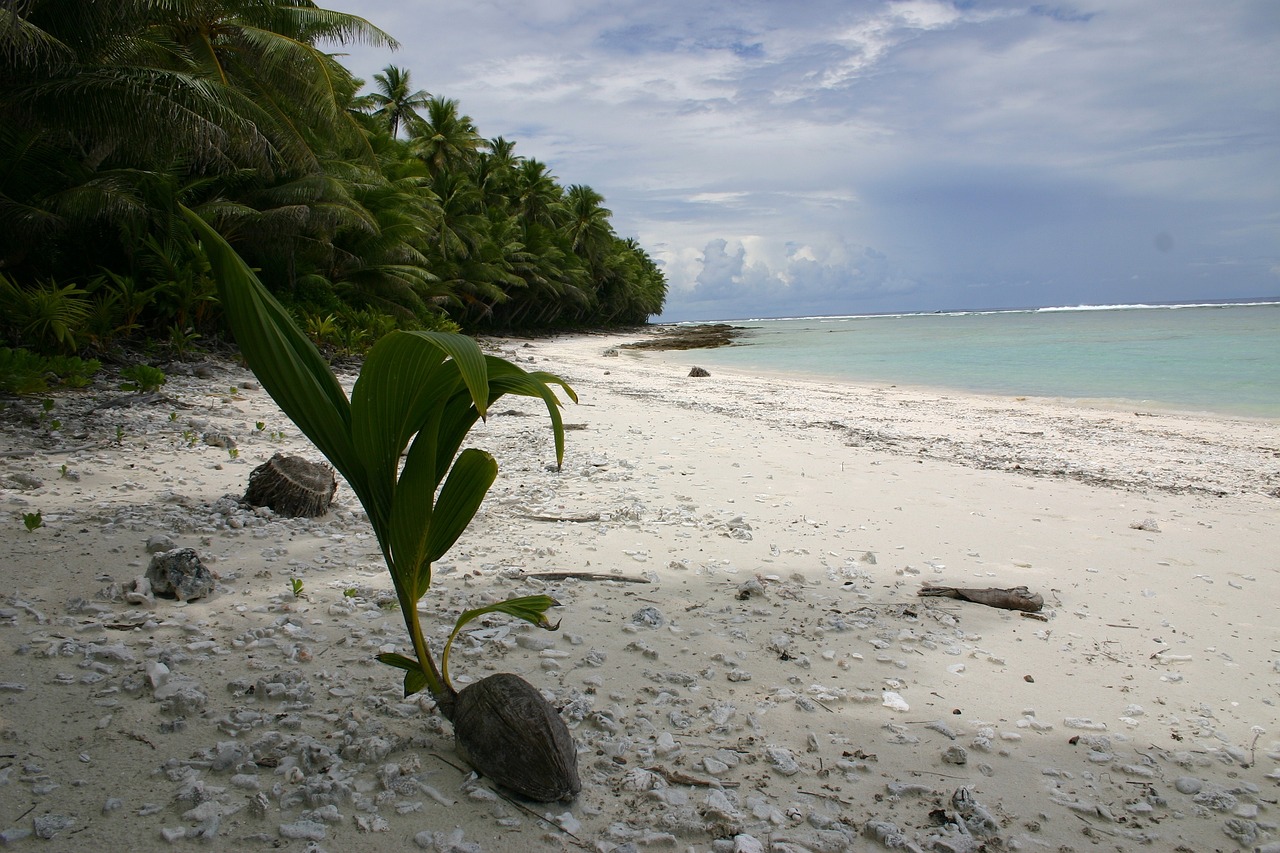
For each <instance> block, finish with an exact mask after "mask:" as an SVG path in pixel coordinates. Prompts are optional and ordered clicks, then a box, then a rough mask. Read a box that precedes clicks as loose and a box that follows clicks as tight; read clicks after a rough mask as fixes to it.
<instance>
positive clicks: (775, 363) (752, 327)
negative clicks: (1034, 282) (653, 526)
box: [688, 302, 1280, 419]
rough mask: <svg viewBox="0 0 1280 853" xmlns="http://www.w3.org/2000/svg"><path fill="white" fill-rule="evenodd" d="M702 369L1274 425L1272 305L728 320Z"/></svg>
mask: <svg viewBox="0 0 1280 853" xmlns="http://www.w3.org/2000/svg"><path fill="white" fill-rule="evenodd" d="M732 325H734V326H739V327H742V328H744V329H745V330H746V331H744V332H743V333H742V336H741V337H740V338H739V339H738V341H737V342H736V343H735V345H733V346H728V347H721V348H719V349H713V350H697V351H696V353H689V354H688V355H689V356H690V357H691V358H694V359H696V362H697V363H698V364H699V365H700V366H704V367H707V368H711V367H714V366H716V365H721V366H725V367H733V368H742V369H747V370H759V371H764V372H769V373H774V374H799V375H804V376H809V377H814V378H822V379H838V380H852V381H855V382H877V383H892V384H901V385H915V386H921V387H928V388H934V389H950V390H954V391H967V392H976V393H982V394H998V395H1009V396H1028V397H1032V396H1034V397H1052V398H1060V399H1064V400H1070V401H1073V402H1079V403H1084V404H1093V405H1104V406H1120V407H1144V408H1149V409H1164V410H1179V411H1199V412H1208V413H1213V414H1218V415H1229V416H1245V417H1262V418H1275V419H1280V302H1253V303H1235V304H1214V305H1112V306H1077V307H1064V308H1039V309H1031V310H1009V311H956V312H948V313H937V314H894V315H870V316H847V317H807V318H799V319H780V320H742V321H732Z"/></svg>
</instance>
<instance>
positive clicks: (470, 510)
mask: <svg viewBox="0 0 1280 853" xmlns="http://www.w3.org/2000/svg"><path fill="white" fill-rule="evenodd" d="M183 212H184V215H185V216H186V218H187V221H188V222H189V224H190V225H191V227H192V229H193V231H194V232H195V233H196V234H197V235H198V237H199V239H200V240H201V241H202V242H203V244H204V249H205V252H206V254H207V256H208V258H209V261H210V264H211V268H212V270H213V273H214V277H215V280H216V281H217V283H218V292H219V297H220V301H221V304H222V308H223V310H224V312H225V316H226V319H227V322H228V324H229V325H230V327H231V330H232V332H233V333H234V335H235V339H236V343H237V344H238V345H239V347H240V351H241V353H242V354H243V356H244V358H245V360H246V361H247V362H248V364H249V367H250V368H251V369H252V370H253V372H254V373H255V374H256V375H257V377H258V379H259V380H260V381H261V383H262V387H263V388H264V389H265V390H266V391H267V393H268V394H270V395H271V397H272V398H273V399H274V400H275V401H276V403H277V404H278V405H279V406H280V408H281V409H282V410H283V411H284V413H285V414H286V415H288V416H289V418H290V419H291V420H292V421H293V422H294V424H296V425H297V427H298V428H299V429H300V430H301V431H302V432H303V434H304V435H306V436H307V437H308V438H309V439H311V441H312V443H314V444H315V446H316V447H317V448H318V449H319V450H320V452H321V453H323V454H324V455H325V456H326V457H327V458H328V460H329V461H330V462H331V463H332V464H333V466H334V467H335V468H336V469H337V470H338V472H339V473H341V474H342V476H343V477H344V478H345V479H346V481H347V483H348V484H349V485H350V487H351V489H352V491H353V492H354V493H355V495H356V497H357V498H358V499H359V501H360V503H361V504H362V505H363V507H364V509H365V512H366V513H367V515H368V517H369V521H370V524H371V526H372V527H373V532H374V535H375V536H376V538H377V540H378V545H379V547H380V549H381V551H382V555H383V558H384V560H385V561H386V564H387V569H388V570H389V571H390V573H391V581H392V584H393V586H394V587H395V592H396V601H397V603H398V604H399V608H400V610H401V612H402V614H403V616H404V621H405V627H406V628H407V629H408V632H409V639H410V644H411V646H412V649H413V656H409V655H402V654H398V653H384V654H380V655H378V660H379V661H381V662H382V663H385V664H388V665H390V666H393V667H396V668H397V669H400V670H402V671H403V672H404V676H403V680H404V685H403V687H404V693H405V695H406V696H407V695H410V694H412V693H416V692H418V691H420V690H423V689H426V690H428V691H429V692H430V694H431V696H432V698H433V699H434V700H435V701H436V704H437V706H438V707H439V708H440V710H441V712H442V713H443V714H444V715H445V717H447V718H448V719H449V720H451V721H452V722H453V723H454V733H455V736H456V738H457V742H458V745H459V750H460V752H462V753H463V755H464V757H465V758H466V759H467V760H468V761H469V762H470V763H472V764H473V765H475V766H476V768H477V769H478V770H480V771H481V772H483V773H485V774H487V775H489V776H490V777H493V778H495V780H496V781H498V782H499V783H500V784H504V785H507V786H509V787H513V788H514V789H515V790H517V791H519V792H521V793H524V794H526V796H532V797H535V798H542V799H560V798H561V797H563V796H572V795H573V794H576V793H577V792H578V789H579V788H580V784H579V782H578V778H577V770H576V757H574V755H573V751H572V739H571V737H570V736H569V734H568V730H567V729H566V728H565V726H564V723H563V721H562V720H560V718H559V717H558V716H557V715H556V713H555V710H554V709H550V708H549V706H548V705H547V703H546V701H545V700H544V699H543V698H542V697H541V695H540V694H539V693H538V692H537V691H536V690H535V689H534V688H533V687H532V686H530V685H528V684H527V683H525V682H523V681H522V680H521V679H517V678H515V677H514V676H506V677H505V680H503V681H502V682H500V683H499V682H498V681H497V680H496V679H497V676H491V677H490V678H486V679H484V680H482V681H480V682H477V683H475V684H472V685H469V686H468V687H467V688H466V689H465V690H463V691H456V690H455V689H454V688H453V686H452V684H451V683H450V680H449V677H448V652H449V648H450V647H451V645H452V642H450V643H448V644H446V646H445V648H444V649H443V650H442V651H441V655H440V662H439V663H437V661H436V658H435V656H434V655H433V653H432V652H431V649H430V647H429V646H428V644H427V640H426V636H425V634H424V632H423V629H422V623H421V621H420V618H419V616H418V609H417V602H418V600H419V599H421V598H422V597H423V596H424V595H425V594H426V592H427V590H428V589H429V587H430V585H431V577H432V566H433V564H434V563H435V562H436V561H437V560H439V559H440V558H441V557H442V556H444V554H445V553H446V552H447V551H448V550H449V549H450V548H451V547H452V546H453V544H454V542H456V541H457V539H458V537H459V536H461V535H462V533H463V531H464V530H465V529H466V527H467V525H468V524H470V522H471V519H472V518H473V517H474V515H475V513H476V511H477V510H478V509H479V508H480V504H481V502H482V501H483V500H484V497H485V495H486V494H487V492H488V490H489V487H490V486H491V485H492V484H493V482H494V480H495V478H496V477H497V473H498V464H497V461H496V460H495V459H494V458H493V456H491V455H490V454H489V453H487V452H485V451H483V450H479V449H477V448H466V449H461V447H462V443H463V441H464V440H465V438H466V436H467V433H468V432H469V431H470V429H471V427H472V426H474V425H475V423H476V422H477V421H478V420H479V419H480V418H482V417H484V416H485V413H486V412H487V410H488V408H489V406H490V405H491V404H492V403H493V402H495V401H496V400H497V399H498V398H500V397H502V396H503V395H505V394H517V395H521V396H528V397H536V398H541V399H542V400H543V401H544V403H545V404H546V407H547V412H548V415H549V417H550V420H551V426H552V432H553V435H554V439H555V451H556V460H557V463H558V462H559V461H560V460H562V459H563V456H564V424H563V421H562V420H561V417H560V412H559V405H560V401H559V399H558V398H557V397H556V395H555V393H554V392H553V390H552V388H551V385H553V384H554V385H558V386H560V388H562V389H563V390H564V392H565V393H566V394H567V395H568V396H569V397H570V398H571V399H574V400H575V401H576V399H577V398H576V395H575V394H574V392H573V389H572V388H570V387H569V385H568V384H567V383H565V382H564V380H562V379H560V378H559V377H556V376H552V375H550V374H547V373H530V372H526V371H524V370H523V369H521V368H520V367H518V366H517V365H515V364H512V363H511V362H508V361H506V360H505V359H501V358H498V357H496V356H488V355H485V354H484V353H483V352H481V350H480V347H479V346H478V345H477V344H476V342H475V341H474V340H472V339H471V338H468V337H465V336H462V335H456V334H447V333H440V332H421V331H417V332H407V331H395V332H391V333H389V334H387V335H385V336H383V337H382V338H381V339H380V340H378V342H377V343H376V344H375V345H374V346H373V347H372V348H371V349H370V350H369V352H368V355H367V357H366V359H365V362H364V366H363V368H362V370H361V372H360V376H359V378H358V379H357V380H356V383H355V386H354V388H353V390H352V394H351V398H350V399H349V400H348V398H347V395H346V393H345V392H344V390H343V388H342V386H341V385H340V384H339V382H338V380H337V377H335V376H334V374H333V372H332V371H331V370H330V368H329V366H328V364H327V363H326V362H325V360H324V358H323V357H322V356H321V355H320V352H319V351H318V350H317V349H316V348H315V345H314V344H313V343H312V342H311V341H310V340H309V339H308V338H307V336H306V335H305V334H303V332H302V331H301V330H300V329H299V328H298V327H297V325H295V324H294V323H293V321H292V320H291V319H290V317H289V314H288V312H287V310H286V309H285V308H284V307H283V306H282V305H281V304H280V303H279V302H278V301H276V299H275V298H274V297H273V296H272V295H271V294H270V293H269V292H268V291H267V290H266V288H265V287H263V285H262V283H261V282H260V281H258V278H257V276H256V275H254V274H253V272H252V270H250V269H249V267H248V266H247V265H246V264H245V263H244V261H242V260H241V259H240V257H239V256H238V255H236V253H235V251H234V250H232V248H231V247H230V246H229V245H228V244H227V243H226V241H225V240H224V239H223V238H222V237H221V235H219V234H218V233H217V232H216V231H214V230H213V229H212V228H211V227H210V226H209V225H208V224H207V223H206V222H205V221H204V220H203V219H201V218H200V217H199V216H197V215H196V214H195V213H193V212H191V211H190V210H186V209H185V208H184V209H183ZM406 450H407V454H406ZM402 456H403V458H404V463H403V466H402V465H401V457H402ZM556 604H557V602H556V601H555V600H554V599H552V598H551V597H550V596H546V595H534V596H525V597H521V598H515V599H510V600H508V601H502V602H498V603H495V604H491V605H488V606H486V607H483V608H478V609H475V610H468V611H466V612H464V613H462V614H461V615H460V616H459V617H458V619H457V621H456V622H455V624H454V628H453V631H452V633H451V634H450V639H451V640H452V638H453V637H456V636H457V634H458V632H459V631H460V630H461V629H462V627H463V626H464V625H466V624H467V623H468V622H470V621H471V620H472V619H475V618H477V617H478V616H480V615H483V614H486V613H505V614H507V615H510V616H514V617H516V618H519V619H523V620H525V621H528V622H530V623H532V624H534V625H536V626H539V627H542V628H546V629H549V630H554V629H555V628H557V627H558V625H553V624H552V623H551V622H550V621H549V620H548V619H547V616H546V611H547V610H548V609H549V608H550V607H552V606H555V605H556ZM491 679H493V680H491ZM511 681H516V682H519V684H520V685H523V686H522V687H520V686H516V687H511V689H512V690H514V691H515V692H516V693H518V694H519V695H518V698H519V701H520V707H522V708H526V709H527V708H535V709H536V710H537V711H538V713H537V714H533V715H530V716H538V717H539V719H538V720H532V719H529V720H514V721H513V720H511V719H509V718H507V717H503V716H502V715H499V716H500V717H501V719H497V720H495V719H493V717H492V715H489V714H487V713H486V712H485V711H484V710H476V708H477V707H479V708H481V709H483V708H486V707H494V705H493V704H492V703H497V706H502V705H503V699H502V698H501V697H490V700H486V699H483V698H478V699H477V701H476V702H470V701H469V702H468V704H467V706H466V707H467V713H462V702H463V699H464V697H467V698H468V699H469V697H471V696H475V697H482V696H484V695H485V690H484V689H482V688H484V687H485V685H486V684H488V685H489V686H490V687H492V688H493V690H494V691H496V692H501V691H503V690H505V689H507V688H508V687H510V686H511V685H510V682H511ZM472 691H475V692H474V693H473V692H472ZM477 702H478V706H477ZM529 703H534V704H529ZM537 703H540V704H537ZM477 717H479V718H480V719H481V722H483V723H493V724H494V725H499V724H500V725H504V726H506V727H507V731H506V733H507V734H509V735H510V739H509V740H504V741H503V743H504V744H506V746H507V747H509V748H507V749H501V750H499V751H500V752H501V753H502V754H501V755H500V756H498V757H496V758H495V757H494V756H493V753H494V751H495V743H491V742H487V741H489V740H491V738H490V737H489V733H491V732H492V731H493V729H492V728H486V726H485V725H480V724H477ZM526 743H527V744H528V749H524V748H522V747H521V746H519V745H517V746H515V747H512V744H526ZM565 744H568V748H567V750H566V748H565ZM552 758H554V760H552ZM545 764H552V765H554V766H553V767H549V768H548V767H544V766H543V765H545ZM544 770H545V771H546V772H547V773H548V774H549V776H553V777H555V778H553V779H550V781H547V784H546V785H543V784H542V781H545V780H539V781H538V782H536V783H531V784H526V783H525V781H524V780H523V779H522V777H525V776H529V775H537V774H538V773H539V772H540V771H544Z"/></svg>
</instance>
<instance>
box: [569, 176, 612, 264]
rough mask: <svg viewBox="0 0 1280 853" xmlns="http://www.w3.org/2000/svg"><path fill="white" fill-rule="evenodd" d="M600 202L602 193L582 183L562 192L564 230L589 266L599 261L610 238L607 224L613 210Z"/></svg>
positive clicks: (609, 226) (610, 232) (610, 229)
mask: <svg viewBox="0 0 1280 853" xmlns="http://www.w3.org/2000/svg"><path fill="white" fill-rule="evenodd" d="M603 204H604V196H602V195H600V193H598V192H596V191H595V190H593V189H592V188H591V187H588V186H586V185H584V184H573V185H572V186H570V187H569V189H568V191H567V192H566V193H565V207H566V209H567V211H568V222H567V224H566V225H565V232H566V234H568V236H569V239H570V241H571V244H572V246H573V251H574V252H575V253H577V254H578V255H579V256H580V257H582V258H585V259H586V260H587V261H588V262H589V263H591V264H592V265H593V266H594V265H598V264H599V263H600V262H601V261H602V260H603V258H604V253H605V250H606V249H607V248H608V246H609V243H610V241H611V240H612V238H613V226H611V225H610V224H609V217H610V216H612V215H613V212H612V211H610V210H608V209H606V208H605V207H603V206H602V205H603Z"/></svg>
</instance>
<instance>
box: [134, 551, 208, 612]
mask: <svg viewBox="0 0 1280 853" xmlns="http://www.w3.org/2000/svg"><path fill="white" fill-rule="evenodd" d="M146 580H148V581H150V583H151V592H152V593H154V594H156V595H163V596H168V597H171V598H176V599H178V600H179V601H194V600H195V599H197V598H203V597H204V596H206V595H208V594H209V593H211V592H213V575H212V574H211V573H210V572H209V570H208V569H207V568H205V565H204V563H202V562H200V555H199V554H197V553H196V552H195V549H193V548H175V549H173V550H172V551H164V552H162V553H159V554H156V555H154V556H152V558H151V565H149V566H147V574H146ZM136 591H138V592H140V593H141V594H142V595H143V596H144V597H145V595H146V593H145V591H144V590H143V589H142V588H141V587H140V586H139V587H137V588H136Z"/></svg>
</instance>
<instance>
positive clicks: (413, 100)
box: [0, 0, 667, 393]
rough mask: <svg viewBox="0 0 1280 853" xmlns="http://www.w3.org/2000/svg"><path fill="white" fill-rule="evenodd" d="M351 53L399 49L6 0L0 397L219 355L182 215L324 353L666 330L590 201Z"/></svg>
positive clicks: (322, 31) (265, 8)
mask: <svg viewBox="0 0 1280 853" xmlns="http://www.w3.org/2000/svg"><path fill="white" fill-rule="evenodd" d="M354 43H360V44H371V45H379V46H386V47H395V46H396V42H395V40H394V39H393V38H392V37H391V36H390V35H388V34H387V33H385V32H383V31H382V30H380V29H378V28H377V27H376V26H374V25H373V24H371V23H370V22H368V21H366V20H364V19H363V18H360V17H357V16H354V15H350V14H346V13H343V12H337V11H330V10H325V9H321V8H318V7H317V6H316V5H315V4H314V3H312V2H309V0H195V2H191V0H113V2H110V3H102V2H95V0H8V2H4V3H0V305H2V306H3V311H0V391H7V392H10V393H13V392H24V391H32V390H39V389H41V388H42V387H43V386H44V384H45V382H46V381H49V380H52V379H53V378H54V377H61V378H62V379H63V380H64V381H66V382H68V383H69V384H76V383H77V382H81V381H83V377H84V376H85V375H87V374H88V373H91V372H92V370H93V369H95V365H96V363H97V362H96V361H94V359H112V360H117V361H119V360H121V354H122V353H133V354H137V353H139V352H140V353H141V354H142V356H144V357H145V358H149V359H152V360H156V359H160V358H162V357H163V358H170V359H172V358H179V359H180V358H182V357H183V356H184V355H185V354H186V353H188V352H189V351H191V350H192V349H193V348H195V347H202V346H207V345H216V344H217V343H220V342H222V341H226V340H227V332H226V330H225V326H224V325H223V323H222V317H221V314H220V311H219V307H218V302H217V298H216V288H215V286H214V283H213V281H212V279H211V277H210V272H209V264H208V260H207V259H206V257H205V254H204V250H203V248H202V246H201V244H200V241H199V240H198V239H196V237H195V236H194V234H193V233H192V231H191V230H190V228H189V227H188V226H187V224H186V223H185V222H184V221H183V217H182V215H181V213H180V211H181V208H182V207H184V206H185V207H187V208H190V209H192V210H194V211H196V212H197V213H199V214H200V216H201V217H202V218H204V219H205V220H206V221H207V222H208V223H210V225H212V226H213V227H214V228H215V229H216V230H217V231H218V232H219V233H221V234H222V235H223V237H225V238H226V240H227V241H228V242H229V243H230V244H231V245H232V246H233V247H234V248H235V250H236V251H237V252H238V253H239V254H240V255H241V256H242V257H243V258H244V259H245V261H246V262H247V263H248V264H249V265H250V266H251V267H253V268H254V269H255V270H257V271H258V275H259V277H260V278H261V279H262V281H263V282H264V283H265V284H266V285H267V286H268V287H269V288H270V289H271V291H272V292H273V293H274V294H275V295H276V296H277V297H278V298H279V299H280V300H281V301H282V302H283V303H284V304H285V305H286V306H287V307H288V309H289V310H290V311H291V312H292V314H293V316H294V317H295V319H296V320H297V322H298V324H299V326H300V327H301V328H303V329H304V330H305V331H306V333H307V334H308V336H310V337H311V339H312V340H313V341H315V342H316V344H317V345H318V346H320V347H321V349H322V350H323V351H326V352H328V353H329V354H331V355H344V354H353V355H358V354H360V353H362V352H363V351H365V350H366V349H367V348H368V347H369V346H370V345H372V343H373V342H374V341H375V340H377V339H378V338H379V337H381V336H382V335H383V334H385V333H386V332H388V331H390V330H392V329H436V330H461V331H465V332H468V333H472V334H485V333H490V334H491V333H525V334H531V333H547V332H554V331H565V330H575V329H587V328H592V329H599V328H610V327H627V326H635V325H640V324H643V323H645V322H647V321H648V319H649V318H650V317H651V316H653V315H655V314H659V313H661V311H662V307H663V302H664V300H665V298H666V292H667V282H666V279H665V277H664V275H663V273H662V271H661V269H660V268H659V267H658V266H657V264H656V263H655V262H654V261H653V260H652V259H651V258H650V257H649V255H648V254H646V253H645V251H644V250H643V249H642V248H641V247H640V246H639V244H638V243H637V242H636V241H635V240H634V239H629V238H624V237H622V236H620V235H618V234H617V233H615V231H614V228H613V226H612V224H611V221H610V220H611V216H612V214H611V211H609V210H608V209H607V208H605V207H604V203H605V199H604V198H603V197H602V196H601V195H600V194H599V193H598V192H596V191H595V190H593V189H592V188H591V187H589V186H586V185H583V184H569V185H564V184H562V183H561V182H560V180H559V179H558V178H557V177H556V176H555V175H553V174H552V173H551V171H550V169H549V167H548V166H547V165H546V164H545V163H542V162H540V161H539V160H537V159H534V158H532V157H525V156H521V155H519V154H517V153H516V143H515V142H514V141H511V140H508V139H504V138H503V137H496V138H492V139H487V138H485V137H483V136H481V135H480V132H479V130H478V129H477V128H476V127H475V125H474V123H473V121H472V120H471V119H470V118H469V117H468V116H467V115H465V114H464V113H463V112H462V110H461V107H460V105H459V104H458V102H457V101H456V100H452V99H450V98H447V97H444V96H442V95H438V94H432V93H429V92H427V91H425V90H422V89H417V88H415V86H414V84H413V82H412V78H411V75H410V72H409V71H408V70H406V69H403V68H399V67H397V66H394V65H391V66H388V67H386V68H385V69H384V70H383V71H382V72H381V73H378V74H376V75H374V79H373V81H372V82H371V83H369V84H368V85H367V86H366V82H365V81H362V80H360V79H358V78H356V77H354V76H353V75H352V73H351V72H350V71H349V70H348V69H346V68H345V67H344V66H343V65H342V64H341V63H340V62H339V59H338V57H337V55H336V54H335V53H333V52H332V51H337V50H340V49H341V48H342V46H344V45H349V44H354Z"/></svg>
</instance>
